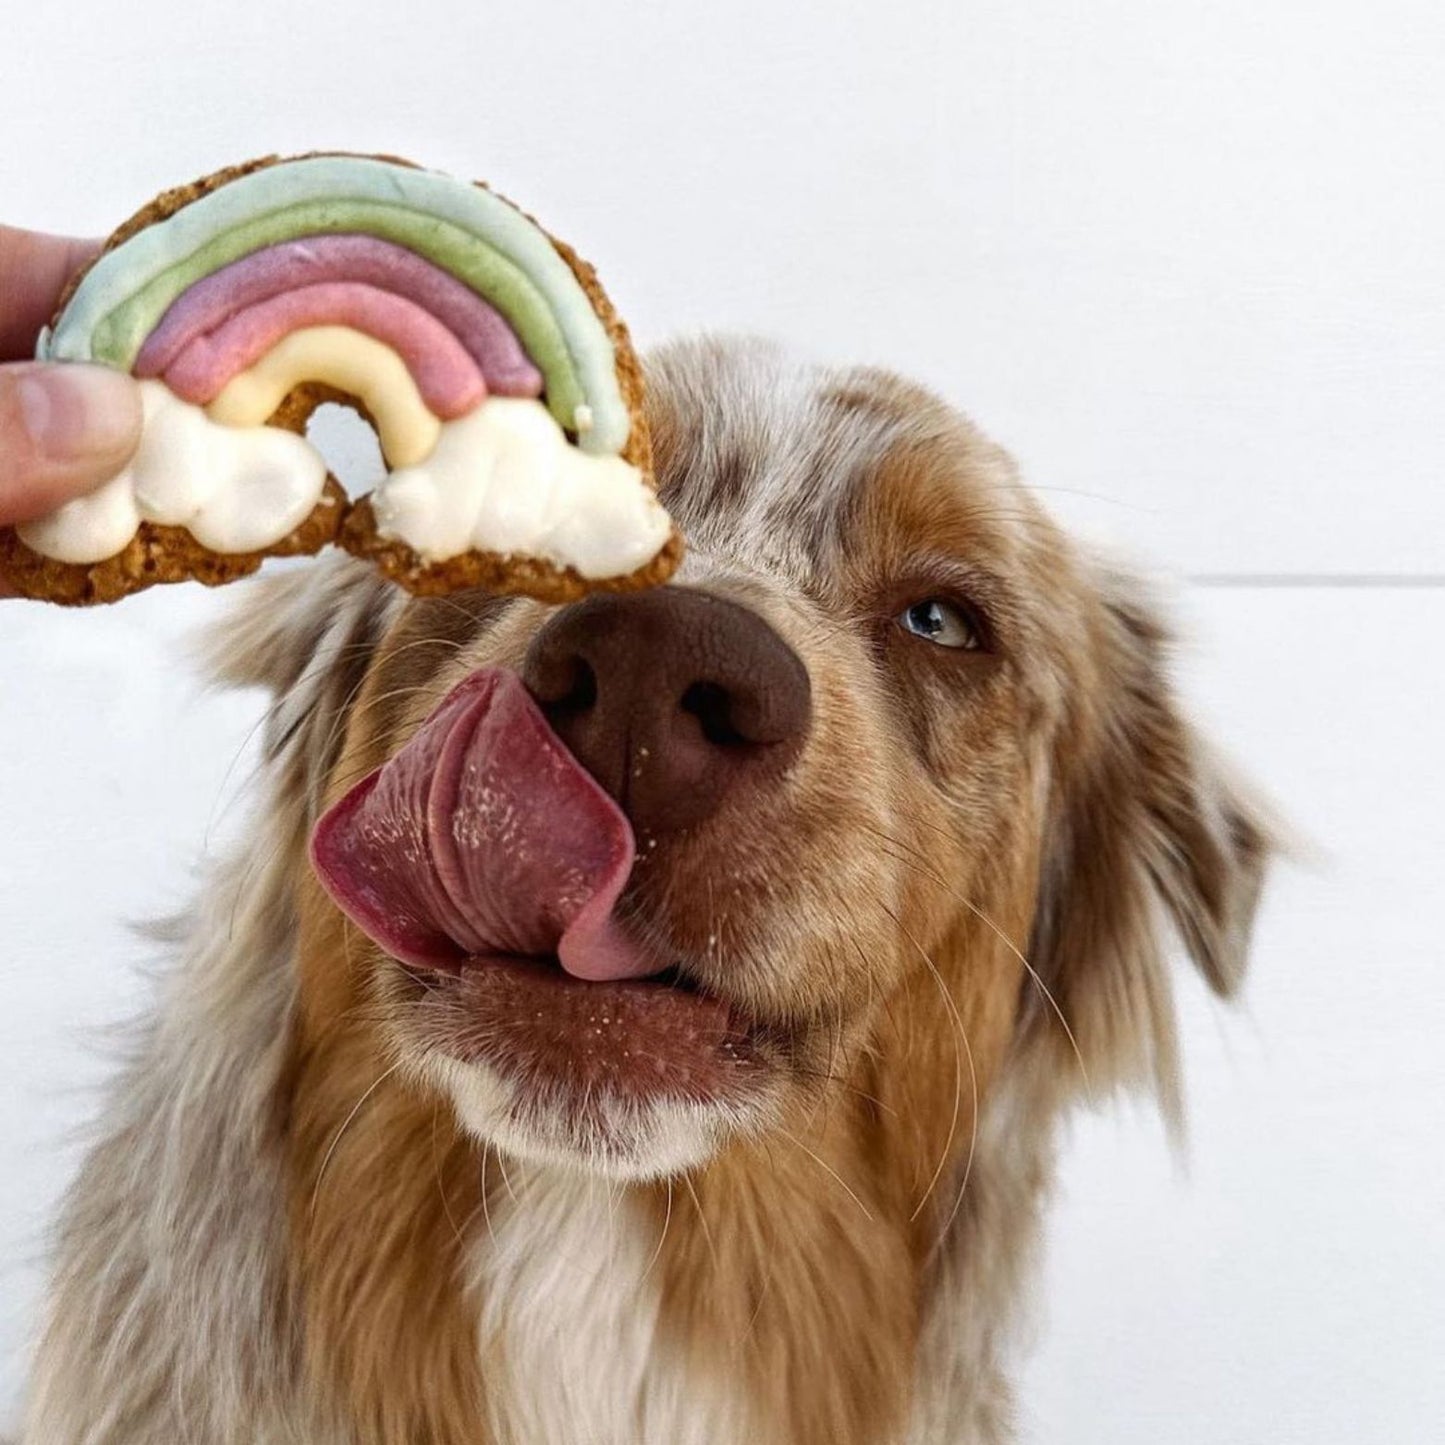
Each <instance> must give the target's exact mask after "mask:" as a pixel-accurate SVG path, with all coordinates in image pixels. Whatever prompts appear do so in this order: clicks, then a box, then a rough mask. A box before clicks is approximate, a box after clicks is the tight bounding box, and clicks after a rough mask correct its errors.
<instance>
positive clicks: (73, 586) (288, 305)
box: [0, 154, 682, 603]
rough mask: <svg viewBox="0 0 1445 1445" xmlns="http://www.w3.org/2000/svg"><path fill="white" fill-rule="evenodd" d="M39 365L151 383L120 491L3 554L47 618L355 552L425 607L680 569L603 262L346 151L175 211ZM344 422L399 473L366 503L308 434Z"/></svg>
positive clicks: (112, 252) (107, 268)
mask: <svg viewBox="0 0 1445 1445" xmlns="http://www.w3.org/2000/svg"><path fill="white" fill-rule="evenodd" d="M37 356H38V357H39V358H40V359H42V360H49V361H59V362H64V361H85V362H96V363H100V364H103V365H107V366H114V367H116V368H118V369H120V370H123V371H127V372H129V373H131V374H132V375H134V376H135V377H137V378H138V379H139V381H140V385H141V392H142V403H143V407H144V411H145V425H144V430H143V434H142V440H141V444H140V447H139V448H138V450H137V452H136V455H135V457H134V458H133V459H132V461H131V463H130V464H129V465H128V466H127V468H126V469H125V470H124V471H123V472H122V473H121V474H120V475H119V476H117V477H116V478H115V479H113V480H112V481H111V482H109V483H107V484H106V485H105V486H103V487H101V488H100V489H99V490H98V491H97V492H95V493H93V494H91V495H90V496H87V497H83V498H78V499H76V500H74V501H72V502H69V503H67V504H66V506H64V507H62V508H60V509H59V510H58V511H57V512H55V513H53V514H51V515H50V516H49V517H43V518H40V519H39V520H37V521H35V522H30V523H26V524H24V525H22V526H20V527H17V528H13V529H6V530H3V531H0V570H3V571H4V572H5V574H6V575H7V576H8V577H9V579H10V580H11V581H12V583H13V584H14V585H15V586H16V587H17V588H18V589H19V590H21V591H23V592H25V593H27V594H29V595H31V596H36V597H46V598H50V599H51V600H54V601H58V602H68V603H87V602H108V601H113V600H114V599H116V598H118V597H122V596H125V595H126V594H127V593H130V592H134V591H138V590H140V589H141V588H143V587H148V586H150V585H152V584H153V583H157V582H169V581H180V580H185V579H195V580H198V581H202V582H206V583H211V584H215V583H221V582H226V581H230V580H231V579H232V578H234V577H238V576H242V575H244V574H245V573H247V572H251V571H254V570H255V569H256V568H257V567H258V566H259V565H260V563H261V561H262V560H263V559H264V558H265V557H268V556H277V555H289V554H295V553H298V552H314V551H316V550H318V549H319V548H321V547H323V546H325V545H327V544H328V543H330V542H332V541H339V542H340V543H341V545H343V546H345V547H346V548H348V549H349V550H350V551H353V552H355V553H356V554H357V555H359V556H364V557H369V558H371V559H372V560H373V561H374V562H375V563H376V565H377V566H379V567H380V568H381V569H382V570H383V571H384V572H385V573H386V575H387V576H389V577H390V578H392V579H393V580H394V581H396V582H397V583H399V584H400V585H401V586H403V587H406V588H408V589H409V590H411V591H413V592H416V593H419V594H435V593H440V592H447V591H451V590H454V589H456V588H459V587H472V586H485V587H488V588H489V589H491V590H493V591H496V592H508V593H513V592H520V593H526V594H528V595H530V596H534V597H539V598H542V599H544V600H548V601H565V600H568V599H571V598H573V597H576V596H579V595H581V594H583V593H585V592H588V591H592V590H601V589H606V590H622V589H630V588H635V587H644V586H650V585H653V584H655V583H658V582H662V581H665V580H666V579H667V577H668V576H669V575H670V574H671V572H672V570H673V569H674V568H675V567H676V565H677V562H678V560H679V559H680V557H681V552H682V543H681V538H680V537H679V535H678V534H677V532H676V530H675V529H674V527H673V526H672V523H671V521H670V519H669V518H668V517H667V514H666V512H665V511H664V510H663V508H662V507H661V505H660V504H659V503H658V501H657V500H656V497H655V495H654V492H655V483H654V480H653V477H652V470H651V467H652V458H651V450H650V446H649V443H648V437H647V432H646V428H645V426H644V423H643V419H642V378H641V369H640V367H639V365H638V362H637V358H636V355H635V354H634V352H633V350H632V347H631V343H630V341H629V338H628V334H627V329H626V327H625V326H624V325H623V323H622V322H621V321H620V320H619V318H618V317H617V315H616V313H615V311H614V310H613V308H612V306H611V304H610V302H609V301H608V299H607V296H606V294H605V293H604V292H603V290H602V288H601V286H600V285H599V283H598V281H597V277H596V274H595V273H594V272H593V270H592V268H591V267H590V266H589V265H587V263H586V262H584V261H582V260H581V259H579V258H578V257H577V256H576V255H575V253H573V252H572V251H571V249H570V248H568V247H567V246H565V245H563V244H562V243H560V242H558V241H555V240H553V239H552V238H551V237H550V236H549V235H548V234H547V233H546V232H545V231H544V230H542V228H541V227H540V226H538V225H537V224H536V222H535V221H533V220H532V219H531V218H530V217H529V216H527V215H526V214H524V213H523V212H522V211H520V210H518V209H517V208H516V207H515V206H513V205H512V204H511V203H510V202H508V201H506V200H504V199H502V198H501V197H500V196H498V195H497V194H496V193H495V192H493V191H491V190H489V189H488V188H487V187H485V186H483V185H473V184H469V183H467V182H463V181H458V180H454V179H452V178H451V177H448V176H443V175H440V174H438V173H436V172H432V171H426V170H422V169H420V168H418V167H416V166H413V165H411V164H410V163H408V162H405V161H400V160H396V159H392V158H387V157H374V156H352V155H331V154H325V155H309V156H302V157H298V158H295V159H289V160H281V159H276V158H268V159H266V160H261V161H254V162H251V163H249V164H247V165H244V166H239V167H234V168H232V169H230V170H226V171H221V172H219V173H217V174H216V175H213V176H209V177H207V178H206V179H204V180H201V181H197V182H195V183H194V184H193V185H190V186H186V187H182V188H180V189H179V190H175V191H169V192H166V193H165V194H163V195H161V196H159V197H157V199H156V200H154V201H153V202H152V203H151V204H150V205H149V206H147V207H146V208H145V209H144V210H142V211H141V212H140V213H139V214H138V215H137V216H135V217H133V218H132V219H131V220H130V221H128V222H127V223H126V224H125V225H124V226H122V227H121V228H120V229H119V230H118V231H117V232H116V233H115V235H114V236H112V237H111V238H110V240H109V241H108V242H107V244H106V247H105V249H104V251H103V252H102V253H101V255H100V256H99V257H98V258H97V260H95V261H94V262H93V263H92V264H91V266H90V267H89V268H88V269H87V270H86V271H85V272H83V273H82V274H81V275H80V276H79V277H78V278H77V280H76V281H75V282H73V283H72V285H71V287H70V289H69V290H68V292H67V294H66V295H65V296H64V297H63V298H62V302H61V306H60V310H59V312H58V313H57V315H56V317H55V319H54V321H53V322H52V324H51V326H50V327H48V328H47V329H46V331H45V333H44V334H43V335H42V336H41V338H40V343H39V346H38V348H37ZM325 400H338V401H341V402H342V403H343V404H347V405H351V406H353V407H354V408H355V409H356V410H358V411H359V412H360V413H361V414H362V415H363V416H364V417H365V418H366V419H367V420H368V421H369V422H370V423H371V424H372V425H373V427H374V428H375V430H376V433H377V436H378V439H379V441H380V444H381V449H382V454H383V457H384V458H385V460H386V463H387V467H388V471H387V475H386V476H385V477H384V478H383V479H382V481H381V482H380V483H378V485H377V486H376V488H375V489H374V490H373V491H372V492H371V493H370V494H369V495H368V496H366V497H363V498H359V499H355V500H354V501H353V500H352V499H348V498H347V497H346V496H345V493H344V491H343V490H342V488H341V485H340V483H339V481H338V479H337V478H335V477H333V476H330V475H329V474H328V473H327V470H326V464H325V462H324V460H323V459H322V458H321V456H320V453H319V452H317V451H316V449H315V448H314V447H312V446H311V444H310V443H309V442H308V441H307V440H306V439H305V435H304V433H305V427H306V421H307V418H308V417H309V415H310V413H311V411H312V410H313V409H314V408H315V407H316V406H317V405H318V404H320V402H322V401H325Z"/></svg>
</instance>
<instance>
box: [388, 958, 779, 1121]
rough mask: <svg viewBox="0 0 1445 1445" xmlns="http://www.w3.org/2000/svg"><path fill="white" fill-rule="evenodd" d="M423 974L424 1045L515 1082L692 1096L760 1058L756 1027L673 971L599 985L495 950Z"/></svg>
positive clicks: (717, 1088) (726, 1092)
mask: <svg viewBox="0 0 1445 1445" xmlns="http://www.w3.org/2000/svg"><path fill="white" fill-rule="evenodd" d="M409 972H411V970H409ZM427 973H428V974H429V977H424V978H422V979H421V981H422V983H423V989H422V991H421V992H420V994H419V995H418V997H417V1000H416V1007H417V1009H418V1010H419V1011H420V1013H421V1014H422V1017H423V1021H424V1022H423V1033H424V1036H425V1038H426V1041H427V1043H428V1044H429V1045H430V1046H431V1047H433V1048H435V1049H437V1050H439V1051H440V1052H442V1053H443V1054H446V1055H448V1056H450V1057H452V1058H454V1059H458V1060H460V1061H462V1062H466V1063H479V1064H485V1065H486V1066H488V1067H490V1068H492V1069H493V1070H495V1071H496V1072H497V1073H499V1074H501V1075H502V1076H503V1077H505V1078H507V1079H509V1080H510V1081H512V1082H514V1083H517V1084H520V1085H522V1086H523V1087H527V1088H533V1089H539V1090H543V1091H546V1092H548V1093H556V1092H557V1091H558V1090H559V1089H565V1090H568V1091H570V1092H572V1093H574V1094H575V1095H576V1097H577V1098H578V1099H579V1100H581V1099H598V1100H600V1099H605V1098H608V1097H610V1098H613V1099H622V1100H630V1101H633V1102H642V1101H650V1100H659V1099H672V1100H678V1101H686V1102H693V1103H701V1102H712V1101H716V1100H719V1099H722V1098H724V1097H728V1096H731V1095H734V1094H735V1093H736V1092H737V1090H738V1088H739V1087H741V1086H744V1085H745V1084H746V1083H747V1082H749V1081H750V1080H751V1078H752V1077H753V1076H755V1075H756V1074H757V1073H758V1072H759V1071H760V1070H761V1069H762V1068H763V1067H764V1065H763V1061H762V1059H761V1058H760V1056H759V1050H758V1033H759V1030H758V1026H757V1025H756V1024H755V1023H754V1022H753V1021H751V1020H749V1019H747V1018H746V1017H745V1016H744V1015H743V1014H742V1013H741V1011H740V1010H738V1009H737V1008H735V1007H734V1006H733V1005H731V1004H729V1003H727V1002H726V1001H725V1000H723V999H721V998H719V997H717V996H716V995H715V994H711V993H708V992H705V991H704V990H702V989H700V988H698V987H697V986H696V985H695V984H693V983H692V982H691V981H690V980H689V979H687V977H686V975H685V974H684V973H683V972H682V971H681V970H679V969H677V968H670V969H667V970H665V971H664V972H663V973H661V974H658V975H653V976H652V977H649V978H645V979H629V980H625V981H617V982H610V983H599V982H593V981H590V980H585V979H578V978H574V977H573V976H571V975H570V974H568V973H566V972H565V971H564V970H563V969H562V968H561V966H560V965H559V964H558V963H557V961H556V960H555V959H546V958H527V957H521V956H519V955H516V954H494V955H482V956H476V957H471V958H467V959H464V960H461V961H459V962H458V963H457V964H456V965H454V966H451V967H448V968H445V969H434V970H428V971H427ZM412 976H413V977H414V978H415V977H418V975H417V974H416V973H414V972H413V975H412Z"/></svg>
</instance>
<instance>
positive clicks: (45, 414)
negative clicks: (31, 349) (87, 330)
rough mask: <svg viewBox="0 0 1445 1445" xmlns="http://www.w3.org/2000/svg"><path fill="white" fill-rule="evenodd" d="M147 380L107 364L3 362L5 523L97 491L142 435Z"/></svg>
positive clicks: (1, 486) (0, 429)
mask: <svg viewBox="0 0 1445 1445" xmlns="http://www.w3.org/2000/svg"><path fill="white" fill-rule="evenodd" d="M140 429H141V404H140V388H139V387H138V386H137V385H136V383H135V382H134V381H133V380H132V379H131V378H130V377H128V376H125V375H123V374H122V373H120V372H118V371H112V370H110V368H109V367H104V366H83V365H80V364H77V363H65V364H61V365H56V366H46V365H42V364H39V363H31V364H28V365H19V366H0V526H4V525H6V524H10V523H15V522H27V521H29V520H30V519H31V518H32V517H40V516H44V514H45V513H47V512H52V511H54V510H55V508H56V507H58V506H60V505H61V504H62V503H63V502H68V501H69V500H70V499H71V498H72V497H75V496H79V495H80V494H81V493H83V492H88V491H92V490H93V489H94V488H96V487H98V486H99V485H100V484H101V483H102V482H104V481H107V480H108V479H109V478H111V477H113V476H114V475H115V474H116V472H118V471H119V470H120V469H121V468H122V467H123V466H124V465H125V464H126V462H127V461H128V460H129V459H130V456H131V454H132V453H133V452H134V451H135V449H136V444H137V443H138V442H139V440H140Z"/></svg>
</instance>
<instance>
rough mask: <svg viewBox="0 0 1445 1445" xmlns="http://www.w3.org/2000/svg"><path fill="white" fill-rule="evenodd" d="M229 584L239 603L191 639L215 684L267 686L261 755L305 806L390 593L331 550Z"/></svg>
mask: <svg viewBox="0 0 1445 1445" xmlns="http://www.w3.org/2000/svg"><path fill="white" fill-rule="evenodd" d="M236 590H237V592H238V593H239V594H241V596H240V602H239V605H238V606H237V607H236V608H235V609H234V610H233V611H232V612H231V613H229V614H228V615H227V616H225V617H224V618H222V620H221V621H220V623H218V624H216V625H214V626H213V627H211V628H210V629H208V630H207V632H206V633H205V635H204V636H203V637H202V639H201V644H200V655H201V661H202V664H203V666H204V667H205V668H206V670H207V671H208V672H209V674H210V675H211V676H212V677H213V678H215V680H216V681H218V682H220V683H222V684H224V685H228V686H231V687H263V688H265V689H267V690H268V691H269V692H270V693H271V695H272V699H273V701H272V704H271V708H270V711H269V713H268V714H267V717H266V724H265V732H264V740H263V747H264V751H265V756H266V760H267V762H268V764H270V765H272V766H273V767H274V768H276V769H278V770H279V771H280V772H282V773H283V774H284V775H285V777H284V778H283V779H282V780H281V781H282V782H283V783H289V787H288V788H287V792H288V793H289V794H290V795H291V796H293V797H297V798H304V799H305V801H306V802H307V804H308V806H309V808H310V810H311V811H312V812H314V811H315V810H316V808H317V806H318V805H319V802H320V796H321V792H322V790H323V789H324V787H325V782H326V778H327V776H328V775H329V773H330V771H331V768H332V766H333V764H334V763H335V760H336V756H337V752H338V750H339V748H340V746H341V741H342V734H343V732H344V731H345V729H344V723H345V720H346V711H347V709H348V707H349V706H350V704H351V702H352V701H353V700H354V699H355V697H356V695H357V692H358V690H359V688H360V685H361V681H362V678H363V677H364V675H365V673H366V668H367V665H368V664H369V662H370V661H371V657H372V655H373V653H374V651H375V649H376V647H377V644H378V643H379V642H380V641H381V639H382V637H383V636H384V635H385V633H386V630H387V628H388V626H389V625H390V622H391V620H392V618H393V616H394V614H395V610H396V609H397V607H398V606H399V603H400V595H399V593H398V591H397V589H396V588H395V587H393V586H391V585H390V584H389V583H387V582H386V581H385V580H384V579H382V577H381V576H380V575H379V574H378V573H377V571H376V569H375V568H374V567H371V566H368V565H367V564H365V563H363V562H358V561H356V560H355V559H354V558H351V557H347V556H344V555H342V554H339V553H335V554H328V555H327V556H325V557H322V558H319V559H317V560H316V561H314V562H313V561H308V562H306V563H305V564H304V565H298V566H296V567H295V568H291V569H287V570H281V571H277V572H275V573H271V574H268V575H267V576H265V577H262V578H259V579H257V580H256V581H253V582H248V583H244V584H242V586H241V587H238V588H237V589H236Z"/></svg>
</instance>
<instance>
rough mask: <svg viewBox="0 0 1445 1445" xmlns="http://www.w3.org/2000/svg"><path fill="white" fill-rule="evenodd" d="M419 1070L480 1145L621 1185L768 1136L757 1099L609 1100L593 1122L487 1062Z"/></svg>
mask: <svg viewBox="0 0 1445 1445" xmlns="http://www.w3.org/2000/svg"><path fill="white" fill-rule="evenodd" d="M419 1073H420V1081H421V1083H422V1085H423V1087H424V1088H425V1089H427V1090H428V1091H430V1092H432V1093H435V1094H438V1095H440V1096H441V1097H442V1098H444V1099H446V1100H447V1101H448V1103H449V1104H450V1105H451V1107H452V1109H453V1111H454V1112H455V1114H456V1119H457V1123H458V1124H459V1125H460V1126H461V1128H462V1129H463V1130H464V1131H466V1132H467V1133H468V1134H470V1135H471V1137H472V1138H473V1139H474V1140H475V1141H476V1142H477V1143H478V1144H479V1145H481V1146H482V1147H484V1148H491V1147H495V1148H496V1149H498V1150H499V1151H500V1152H501V1153H502V1154H504V1155H507V1156H510V1157H512V1158H516V1159H518V1160H521V1161H523V1162H525V1163H529V1164H539V1165H545V1166H550V1167H556V1168H559V1169H570V1170H574V1171H577V1172H579V1173H581V1174H584V1175H593V1176H596V1177H597V1178H599V1179H607V1180H615V1181H616V1182H618V1183H623V1184H627V1183H646V1182H648V1181H652V1180H659V1179H667V1178H668V1177H670V1176H672V1175H681V1174H684V1173H685V1172H686V1171H687V1170H689V1169H693V1168H696V1167H697V1166H698V1165H700V1164H705V1163H706V1162H707V1161H708V1160H709V1159H711V1158H713V1157H714V1156H715V1155H716V1154H717V1153H718V1152H719V1150H720V1149H721V1148H722V1147H723V1145H724V1143H725V1142H726V1141H727V1140H728V1139H730V1138H732V1137H734V1136H736V1135H740V1134H742V1135H746V1134H753V1135H756V1134H760V1133H763V1132H765V1130H766V1127H767V1120H768V1118H769V1116H770V1114H771V1113H772V1112H773V1111H771V1110H769V1109H768V1108H767V1107H766V1105H765V1104H763V1103H761V1102H750V1103H749V1104H748V1105H747V1106H744V1107H732V1108H729V1107H726V1106H724V1105H721V1104H699V1103H693V1102H689V1101H685V1100H674V1099H658V1100H655V1101H649V1102H648V1103H646V1104H634V1103H625V1102H623V1101H621V1100H608V1101H604V1102H603V1104H602V1109H603V1114H602V1117H601V1119H600V1120H599V1121H598V1122H597V1123H595V1124H594V1123H590V1122H582V1121H580V1120H579V1119H578V1117H577V1113H576V1109H575V1105H574V1100H573V1099H572V1098H571V1096H570V1095H568V1094H564V1093H558V1094H554V1095H552V1096H551V1097H548V1096H545V1095H544V1096H542V1097H538V1095H537V1093H536V1091H535V1090H528V1089H524V1088H522V1087H521V1086H519V1085H518V1084H516V1083H512V1082H509V1081H508V1080H506V1079H503V1078H502V1077H501V1076H500V1075H499V1074H498V1073H497V1072H496V1070H495V1069H491V1068H488V1067H487V1066H486V1065H485V1064H472V1063H460V1062H458V1061H456V1060H454V1059H445V1058H440V1057H436V1056H432V1057H430V1058H427V1059H426V1060H425V1061H424V1062H423V1063H422V1064H421V1065H420V1066H419Z"/></svg>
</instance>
